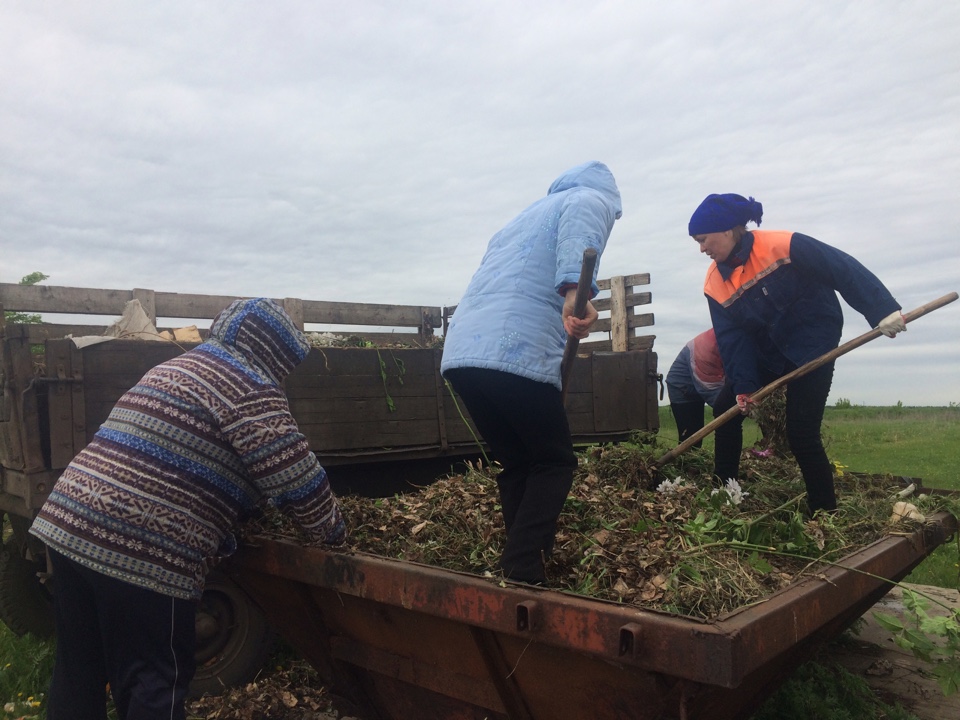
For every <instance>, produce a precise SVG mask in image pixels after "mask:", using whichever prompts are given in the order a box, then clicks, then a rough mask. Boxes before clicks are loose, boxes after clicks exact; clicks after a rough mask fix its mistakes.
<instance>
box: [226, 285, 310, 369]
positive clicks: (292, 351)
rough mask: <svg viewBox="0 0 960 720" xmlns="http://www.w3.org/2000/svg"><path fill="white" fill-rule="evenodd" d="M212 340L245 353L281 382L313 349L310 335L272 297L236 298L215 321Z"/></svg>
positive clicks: (249, 358)
mask: <svg viewBox="0 0 960 720" xmlns="http://www.w3.org/2000/svg"><path fill="white" fill-rule="evenodd" d="M210 341H213V342H215V343H218V344H220V345H222V346H224V347H225V348H227V349H228V350H230V351H231V352H233V353H235V354H239V355H241V356H242V357H243V358H244V359H245V360H246V361H247V362H248V363H249V364H250V365H252V366H253V367H254V368H256V369H257V370H259V371H260V372H262V373H264V374H266V376H267V378H268V379H270V380H271V381H273V382H274V383H276V384H277V385H279V384H280V383H282V382H283V380H284V378H286V377H287V375H289V374H290V373H291V372H292V371H293V369H294V368H295V367H296V366H297V365H299V364H300V363H301V362H303V360H304V358H306V357H307V355H308V354H309V353H310V343H309V342H308V341H307V337H306V335H304V334H303V332H301V331H300V329H299V328H297V326H296V325H295V324H294V322H293V320H292V319H291V318H290V316H289V315H287V313H286V311H284V309H283V308H282V307H280V305H278V304H277V303H276V302H274V301H273V300H270V299H268V298H253V299H250V300H234V301H233V302H232V303H230V305H229V306H228V307H227V308H226V309H224V310H223V311H221V312H220V314H219V315H217V317H216V319H215V320H214V321H213V325H212V326H211V327H210Z"/></svg>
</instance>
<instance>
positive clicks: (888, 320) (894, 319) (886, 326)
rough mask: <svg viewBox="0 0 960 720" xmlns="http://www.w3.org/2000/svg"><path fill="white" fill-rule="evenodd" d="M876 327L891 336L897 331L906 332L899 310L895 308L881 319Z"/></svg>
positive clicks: (905, 325)
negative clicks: (894, 310)
mask: <svg viewBox="0 0 960 720" xmlns="http://www.w3.org/2000/svg"><path fill="white" fill-rule="evenodd" d="M877 329H878V330H879V331H880V332H882V333H883V334H884V335H886V336H887V337H893V336H894V335H896V334H897V333H899V332H906V330H907V324H906V323H905V322H904V321H903V315H902V314H901V312H900V311H899V310H897V311H896V312H892V313H890V314H889V315H887V316H886V317H885V318H884V319H883V320H881V321H880V324H879V325H877Z"/></svg>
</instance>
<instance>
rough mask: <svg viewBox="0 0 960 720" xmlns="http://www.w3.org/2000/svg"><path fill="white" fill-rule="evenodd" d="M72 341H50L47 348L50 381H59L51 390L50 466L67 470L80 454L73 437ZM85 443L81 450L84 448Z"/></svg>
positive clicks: (49, 398)
mask: <svg viewBox="0 0 960 720" xmlns="http://www.w3.org/2000/svg"><path fill="white" fill-rule="evenodd" d="M71 345H73V343H72V342H70V341H69V340H50V341H49V342H47V344H46V349H45V361H46V368H47V375H46V377H47V379H49V380H59V382H57V383H56V384H50V385H49V386H48V387H47V408H48V410H47V415H48V418H49V423H50V466H51V467H52V468H64V467H66V466H67V464H68V463H69V462H70V461H71V460H72V459H73V456H74V455H76V454H77V452H78V449H76V448H74V436H73V423H74V418H73V390H72V389H71V387H70V386H71V384H72V383H69V382H64V380H67V379H68V378H72V377H73V368H72V357H71V354H70V346H71ZM83 444H84V443H83V442H81V444H80V447H83Z"/></svg>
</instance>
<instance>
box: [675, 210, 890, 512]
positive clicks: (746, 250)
mask: <svg viewBox="0 0 960 720" xmlns="http://www.w3.org/2000/svg"><path fill="white" fill-rule="evenodd" d="M762 217H763V206H762V205H761V204H760V203H759V202H757V201H756V200H754V199H753V198H744V197H742V196H741V195H735V194H732V193H731V194H723V195H716V194H715V195H709V196H707V198H706V199H705V200H704V201H703V202H702V203H701V204H700V205H699V206H698V207H697V209H696V210H695V211H694V213H693V215H692V216H691V218H690V223H689V226H688V230H689V233H690V236H691V237H693V239H694V240H695V241H696V242H697V244H698V245H699V247H700V252H702V253H704V254H706V255H707V256H708V257H709V258H710V259H711V260H712V262H711V264H710V268H709V269H708V270H707V276H706V280H705V281H704V287H703V291H704V294H705V295H706V297H707V303H708V305H709V308H710V317H711V319H712V321H713V329H714V331H715V333H716V336H717V344H718V346H719V347H720V355H721V357H722V359H723V366H724V369H725V371H726V374H727V377H728V380H729V382H730V383H731V386H732V393H731V394H730V395H729V397H728V399H727V401H726V405H725V406H723V407H720V406H716V407H715V408H714V410H715V412H716V413H717V414H718V415H719V414H721V413H723V412H724V411H726V410H727V409H729V408H730V407H733V404H734V402H736V404H737V405H738V406H739V407H740V411H741V413H742V414H743V415H746V414H749V412H750V404H751V400H750V395H751V393H754V392H756V391H757V390H759V389H760V388H761V387H763V386H764V385H766V384H768V383H770V382H772V381H773V380H775V379H777V378H779V377H781V376H783V375H785V374H787V373H788V372H791V371H792V370H795V369H796V368H798V367H800V366H801V365H804V364H805V363H807V362H809V361H811V360H815V359H816V358H818V357H820V356H821V355H823V354H825V353H827V352H830V351H831V350H833V349H834V348H836V347H837V346H838V345H839V343H840V336H841V332H842V330H843V312H842V310H841V308H840V301H839V300H838V299H837V293H840V295H841V296H842V297H843V299H844V300H845V301H846V302H847V304H848V305H850V307H852V308H853V309H855V310H856V311H857V312H859V313H861V314H862V315H863V316H864V317H865V318H866V320H867V322H868V323H869V324H870V326H871V327H877V328H879V329H880V331H881V332H882V333H883V334H884V335H886V336H887V337H893V336H894V335H896V334H897V333H899V332H902V331H904V330H906V324H905V323H904V320H903V316H902V315H901V313H900V305H899V304H898V303H897V301H896V300H895V299H894V298H893V296H892V295H891V294H890V292H889V291H888V290H887V288H886V287H885V286H884V285H883V283H881V282H880V280H878V279H877V277H876V276H875V275H874V274H873V273H871V272H870V271H869V270H867V268H865V267H864V266H863V265H862V264H861V263H860V262H859V261H857V260H856V259H855V258H853V257H851V256H850V255H847V254H846V253H844V252H842V251H841V250H838V249H836V248H834V247H831V246H830V245H827V244H825V243H822V242H820V241H819V240H815V239H814V238H812V237H809V236H807V235H802V234H800V233H797V232H790V231H782V230H759V229H752V230H749V231H748V230H747V229H746V225H747V224H748V223H755V224H756V225H757V226H759V225H760V221H761V219H762ZM833 369H834V363H833V362H829V363H826V364H824V365H822V366H821V367H819V368H817V369H816V370H813V371H812V372H810V373H807V374H806V375H803V376H801V377H799V378H797V379H796V380H794V381H793V382H791V383H789V384H788V385H787V405H786V414H787V417H786V426H787V441H788V443H789V445H790V450H791V452H792V453H793V455H794V457H795V458H796V460H797V464H798V465H799V466H800V471H801V473H802V474H803V479H804V483H805V484H806V489H807V504H808V506H809V509H810V511H811V513H816V511H818V510H826V511H833V510H835V509H836V507H837V499H836V492H835V490H834V482H833V466H832V465H831V464H830V461H829V460H828V459H827V453H826V451H825V450H824V447H823V441H822V439H821V437H820V427H821V424H822V422H823V411H824V408H825V407H826V404H827V396H828V394H829V392H830V384H831V382H832V381H833ZM734 398H735V400H734ZM742 421H743V416H742V415H741V416H739V417H738V418H737V419H735V420H734V421H732V422H736V423H737V424H738V425H739V424H742ZM726 437H727V438H734V439H728V440H727V441H726V442H725V443H724V447H722V448H721V447H718V448H717V454H716V463H717V467H716V469H715V472H716V474H717V475H718V476H720V477H723V478H728V477H729V478H737V476H738V473H739V462H740V450H741V444H742V432H739V431H738V432H737V433H736V434H735V435H734V434H732V433H726Z"/></svg>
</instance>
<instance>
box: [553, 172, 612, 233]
mask: <svg viewBox="0 0 960 720" xmlns="http://www.w3.org/2000/svg"><path fill="white" fill-rule="evenodd" d="M578 187H582V188H590V189H591V190H596V191H597V192H598V193H600V194H601V195H603V196H604V197H605V198H606V199H607V201H608V202H609V203H610V205H611V206H612V207H613V209H614V211H615V213H616V219H617V220H619V219H620V216H621V215H623V207H622V206H621V204H620V190H619V189H617V181H616V180H614V177H613V173H612V172H610V168H608V167H607V166H606V165H604V164H603V163H602V162H599V161H597V160H591V161H590V162H586V163H583V164H582V165H577V166H576V167H572V168H570V169H569V170H567V171H566V172H564V173H562V174H561V175H560V177H558V178H557V179H556V180H554V181H553V184H552V185H551V186H550V189H549V190H548V191H547V195H553V194H554V193H559V192H563V191H564V190H571V189H573V188H578Z"/></svg>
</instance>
